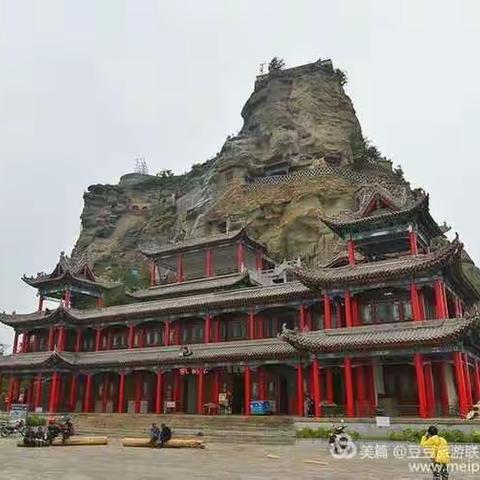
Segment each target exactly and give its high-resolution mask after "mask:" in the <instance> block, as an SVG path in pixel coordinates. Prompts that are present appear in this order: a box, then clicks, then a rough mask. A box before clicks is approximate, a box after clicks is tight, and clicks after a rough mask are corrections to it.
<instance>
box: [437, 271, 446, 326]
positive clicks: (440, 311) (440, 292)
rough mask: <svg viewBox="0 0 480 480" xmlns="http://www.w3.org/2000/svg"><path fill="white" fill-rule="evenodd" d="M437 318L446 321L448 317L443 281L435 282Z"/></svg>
mask: <svg viewBox="0 0 480 480" xmlns="http://www.w3.org/2000/svg"><path fill="white" fill-rule="evenodd" d="M434 290H435V316H436V318H438V319H444V318H447V317H448V313H447V311H446V308H445V307H446V300H445V289H444V285H443V281H442V280H435V284H434Z"/></svg>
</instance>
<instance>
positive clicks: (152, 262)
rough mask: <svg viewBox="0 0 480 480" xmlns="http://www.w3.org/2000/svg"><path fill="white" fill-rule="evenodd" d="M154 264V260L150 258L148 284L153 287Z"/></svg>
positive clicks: (154, 277) (154, 279)
mask: <svg viewBox="0 0 480 480" xmlns="http://www.w3.org/2000/svg"><path fill="white" fill-rule="evenodd" d="M156 268H157V267H156V265H155V260H153V259H151V260H150V286H151V287H154V286H155V283H156Z"/></svg>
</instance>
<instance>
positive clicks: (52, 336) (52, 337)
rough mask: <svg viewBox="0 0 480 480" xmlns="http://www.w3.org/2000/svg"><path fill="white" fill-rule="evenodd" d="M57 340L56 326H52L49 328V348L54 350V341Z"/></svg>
mask: <svg viewBox="0 0 480 480" xmlns="http://www.w3.org/2000/svg"><path fill="white" fill-rule="evenodd" d="M54 341H55V328H54V327H50V329H49V330H48V350H49V351H52V350H53V346H54V345H53V342H54Z"/></svg>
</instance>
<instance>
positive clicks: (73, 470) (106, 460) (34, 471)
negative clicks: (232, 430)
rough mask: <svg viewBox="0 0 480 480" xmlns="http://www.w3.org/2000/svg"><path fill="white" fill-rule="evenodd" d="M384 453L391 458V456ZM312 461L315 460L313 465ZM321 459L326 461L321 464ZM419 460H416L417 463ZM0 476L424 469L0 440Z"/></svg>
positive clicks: (257, 449) (262, 450)
mask: <svg viewBox="0 0 480 480" xmlns="http://www.w3.org/2000/svg"><path fill="white" fill-rule="evenodd" d="M389 457H392V456H391V455H390V456H389ZM313 462H317V463H313ZM324 462H326V464H323V463H324ZM423 462H424V461H421V462H420V463H423ZM0 478H1V479H2V480H3V479H5V480H6V479H8V480H27V479H28V480H50V479H52V480H53V479H66V480H150V479H152V480H153V479H156V480H157V479H164V478H172V479H175V480H184V479H185V480H186V479H189V480H190V479H205V480H216V479H218V480H220V479H221V480H267V479H275V480H293V479H295V480H303V479H309V480H311V479H322V480H353V479H355V480H358V479H362V480H363V479H369V480H377V479H378V480H380V479H382V480H384V479H385V478H389V479H391V480H413V479H420V480H421V479H430V478H431V475H430V474H427V473H411V472H409V460H407V459H398V458H388V459H371V458H370V459H368V458H364V459H361V458H360V456H359V455H357V457H356V458H355V459H352V460H335V459H332V458H331V457H330V455H329V453H328V452H327V447H326V444H325V443H315V444H314V443H310V442H305V443H302V444H298V445H294V446H283V445H282V446H262V445H253V444H250V445H235V444H219V443H212V444H210V445H208V448H207V449H205V450H189V449H181V450H174V449H165V450H151V449H142V448H123V447H122V446H121V445H120V442H119V440H117V439H114V440H111V442H110V444H109V445H108V446H105V447H65V448H61V447H55V448H53V447H52V448H31V449H23V448H18V447H17V446H16V441H15V440H0ZM479 478H480V474H478V473H477V474H474V475H471V474H458V473H457V474H452V475H451V479H463V480H470V479H479Z"/></svg>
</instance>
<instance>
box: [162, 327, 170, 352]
mask: <svg viewBox="0 0 480 480" xmlns="http://www.w3.org/2000/svg"><path fill="white" fill-rule="evenodd" d="M169 344H170V322H165V327H164V329H163V345H165V347H168V345H169Z"/></svg>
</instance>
